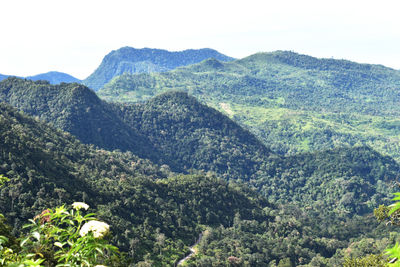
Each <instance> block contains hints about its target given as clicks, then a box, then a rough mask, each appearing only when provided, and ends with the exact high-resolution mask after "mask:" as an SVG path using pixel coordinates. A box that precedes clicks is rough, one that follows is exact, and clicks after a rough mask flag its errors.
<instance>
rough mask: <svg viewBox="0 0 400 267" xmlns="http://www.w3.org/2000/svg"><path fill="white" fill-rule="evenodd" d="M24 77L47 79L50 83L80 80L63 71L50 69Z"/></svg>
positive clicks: (35, 79)
mask: <svg viewBox="0 0 400 267" xmlns="http://www.w3.org/2000/svg"><path fill="white" fill-rule="evenodd" d="M25 79H28V80H32V81H38V80H46V81H49V82H50V84H59V83H62V82H64V83H74V82H77V83H79V82H80V80H79V79H77V78H75V77H73V76H71V75H69V74H66V73H63V72H58V71H50V72H47V73H42V74H38V75H34V76H28V77H25Z"/></svg>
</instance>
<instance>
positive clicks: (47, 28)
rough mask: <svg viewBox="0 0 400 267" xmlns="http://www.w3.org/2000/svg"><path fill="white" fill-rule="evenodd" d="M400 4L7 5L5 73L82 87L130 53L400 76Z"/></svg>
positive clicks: (159, 1) (2, 50)
mask: <svg viewBox="0 0 400 267" xmlns="http://www.w3.org/2000/svg"><path fill="white" fill-rule="evenodd" d="M397 2H400V1H397V0H381V1H377V0H376V1H369V0H363V1H358V0H356V1H351V0H347V1H342V0H335V1H329V0H325V1H323V0H301V1H300V0H276V1H269V0H260V1H258V0H241V1H236V0H201V1H198V0H197V1H192V0H140V1H135V0H125V1H123V0H112V1H111V0H109V1H102V0H96V1H93V0H35V1H33V0H1V1H0V11H1V14H0V25H1V27H0V34H1V35H0V36H1V37H0V73H1V74H9V75H18V76H28V75H35V74H38V73H43V72H48V71H52V70H55V71H62V72H66V73H69V74H71V75H73V76H75V77H77V78H80V79H84V78H86V77H87V76H88V75H90V74H91V73H92V72H93V71H94V70H95V69H96V67H97V66H98V65H99V64H100V62H101V60H102V59H103V57H104V56H105V55H106V54H107V53H109V52H110V51H111V50H115V49H118V48H120V47H122V46H131V47H135V48H143V47H150V48H160V49H167V50H171V51H180V50H184V49H190V48H205V47H208V48H213V49H216V50H218V51H219V52H221V53H224V54H226V55H229V56H232V57H236V58H242V57H246V56H249V55H251V54H254V53H257V52H271V51H275V50H292V51H295V52H299V53H302V54H307V55H311V56H315V57H328V58H331V57H333V58H337V59H349V60H352V61H356V62H360V63H376V64H383V65H385V66H388V67H392V68H395V69H400V15H399V12H400V3H397Z"/></svg>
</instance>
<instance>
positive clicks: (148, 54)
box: [83, 47, 233, 90]
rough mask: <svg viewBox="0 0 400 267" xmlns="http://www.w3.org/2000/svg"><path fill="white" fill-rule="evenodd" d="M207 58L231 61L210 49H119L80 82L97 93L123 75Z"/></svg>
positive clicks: (173, 67) (146, 71)
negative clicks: (170, 50) (112, 80)
mask: <svg viewBox="0 0 400 267" xmlns="http://www.w3.org/2000/svg"><path fill="white" fill-rule="evenodd" d="M207 58H216V59H218V60H221V61H231V60H233V58H231V57H228V56H225V55H223V54H221V53H219V52H217V51H215V50H213V49H198V50H194V49H189V50H184V51H180V52H169V51H167V50H161V49H150V48H143V49H135V48H132V47H122V48H120V49H118V50H115V51H111V52H110V53H109V54H108V55H106V56H105V57H104V59H103V61H102V62H101V64H100V66H99V67H98V68H97V69H96V70H95V71H94V73H92V74H91V75H90V76H89V77H87V78H86V79H85V80H84V81H83V83H84V84H85V85H87V86H89V87H90V88H92V89H94V90H98V89H100V88H102V87H103V86H104V84H106V83H107V82H109V81H110V80H111V79H112V78H114V77H115V76H118V75H121V74H123V73H130V74H133V73H143V72H144V73H149V72H163V71H168V70H172V69H175V68H177V67H180V66H187V65H191V64H195V63H198V62H201V61H203V60H205V59H207Z"/></svg>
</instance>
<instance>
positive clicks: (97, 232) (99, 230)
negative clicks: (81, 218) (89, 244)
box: [79, 221, 110, 238]
mask: <svg viewBox="0 0 400 267" xmlns="http://www.w3.org/2000/svg"><path fill="white" fill-rule="evenodd" d="M109 230H110V226H109V225H108V224H106V223H105V222H99V221H89V222H87V223H85V224H84V225H83V226H82V228H81V230H80V231H79V234H80V235H81V236H85V235H87V234H88V233H89V232H92V233H93V236H94V238H102V237H103V236H105V235H106V234H107V233H108V231H109Z"/></svg>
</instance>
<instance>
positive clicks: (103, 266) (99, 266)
mask: <svg viewBox="0 0 400 267" xmlns="http://www.w3.org/2000/svg"><path fill="white" fill-rule="evenodd" d="M94 267H107V266H105V265H96V266H94Z"/></svg>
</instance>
